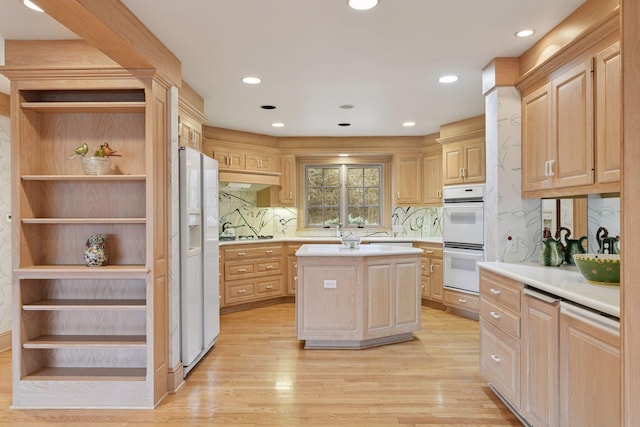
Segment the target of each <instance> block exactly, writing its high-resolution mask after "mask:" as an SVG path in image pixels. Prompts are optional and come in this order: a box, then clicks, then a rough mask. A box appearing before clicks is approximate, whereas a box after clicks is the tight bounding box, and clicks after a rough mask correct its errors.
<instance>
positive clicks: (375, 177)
mask: <svg viewBox="0 0 640 427" xmlns="http://www.w3.org/2000/svg"><path fill="white" fill-rule="evenodd" d="M364 185H365V186H367V187H379V186H380V169H379V168H366V169H365V170H364Z"/></svg>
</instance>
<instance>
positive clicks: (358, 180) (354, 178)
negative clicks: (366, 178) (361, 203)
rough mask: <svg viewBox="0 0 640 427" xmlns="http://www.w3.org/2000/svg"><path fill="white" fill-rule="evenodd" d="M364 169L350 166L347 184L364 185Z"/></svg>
mask: <svg viewBox="0 0 640 427" xmlns="http://www.w3.org/2000/svg"><path fill="white" fill-rule="evenodd" d="M363 175H364V171H363V170H362V169H355V168H349V170H348V172H347V186H349V187H362V182H363V180H362V179H363Z"/></svg>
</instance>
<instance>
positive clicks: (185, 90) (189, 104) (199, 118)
mask: <svg viewBox="0 0 640 427" xmlns="http://www.w3.org/2000/svg"><path fill="white" fill-rule="evenodd" d="M203 111H204V99H203V98H202V96H200V95H199V94H198V93H197V92H196V91H195V90H193V89H192V88H191V87H190V86H189V85H188V84H187V83H186V82H184V81H183V82H182V86H181V87H180V89H179V90H178V145H180V146H181V147H191V148H194V149H196V150H198V151H202V124H203V123H204V122H205V121H206V117H205V116H204V113H203Z"/></svg>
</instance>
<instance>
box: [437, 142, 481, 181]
mask: <svg viewBox="0 0 640 427" xmlns="http://www.w3.org/2000/svg"><path fill="white" fill-rule="evenodd" d="M484 146H485V143H484V140H481V141H470V142H466V141H461V142H455V143H449V144H445V145H443V146H442V167H443V182H444V185H451V184H467V183H469V184H470V183H476V182H484V181H485V180H486V177H485V152H484Z"/></svg>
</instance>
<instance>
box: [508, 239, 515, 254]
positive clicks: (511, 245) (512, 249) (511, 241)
mask: <svg viewBox="0 0 640 427" xmlns="http://www.w3.org/2000/svg"><path fill="white" fill-rule="evenodd" d="M507 252H510V253H515V252H518V238H517V237H511V236H509V237H507Z"/></svg>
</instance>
